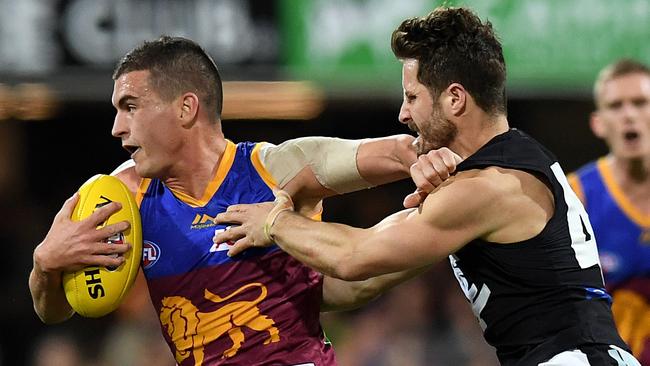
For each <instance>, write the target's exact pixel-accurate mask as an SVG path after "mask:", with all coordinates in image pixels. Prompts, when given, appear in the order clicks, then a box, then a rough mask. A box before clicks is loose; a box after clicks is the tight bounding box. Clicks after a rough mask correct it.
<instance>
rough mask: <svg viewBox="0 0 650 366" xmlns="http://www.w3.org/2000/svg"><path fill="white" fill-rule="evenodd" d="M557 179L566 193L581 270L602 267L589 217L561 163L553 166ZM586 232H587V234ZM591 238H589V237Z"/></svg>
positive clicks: (573, 245) (573, 239)
mask: <svg viewBox="0 0 650 366" xmlns="http://www.w3.org/2000/svg"><path fill="white" fill-rule="evenodd" d="M551 170H552V171H553V174H554V175H555V179H557V181H558V182H559V183H560V185H562V190H563V191H564V202H566V205H567V212H566V216H567V221H568V223H569V235H571V248H573V251H574V252H575V257H576V260H577V261H578V264H579V265H580V268H589V267H591V266H593V265H595V264H598V265H600V260H599V259H598V249H596V238H595V237H594V230H593V229H592V228H591V222H589V216H588V215H587V211H585V208H584V206H583V205H582V203H581V202H580V200H579V199H578V196H576V194H575V192H573V189H571V186H570V185H569V181H568V180H567V179H566V176H565V175H564V172H563V171H562V168H561V167H560V164H559V163H554V164H553V165H551ZM585 230H586V231H587V232H586V233H585ZM587 236H589V237H587ZM587 239H589V240H587Z"/></svg>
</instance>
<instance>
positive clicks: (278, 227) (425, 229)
mask: <svg viewBox="0 0 650 366" xmlns="http://www.w3.org/2000/svg"><path fill="white" fill-rule="evenodd" d="M455 178H458V176H456V177H455ZM452 180H453V183H450V184H448V183H447V182H446V183H444V184H443V185H441V186H440V187H438V188H437V190H436V191H435V192H434V193H433V194H431V195H429V196H428V197H427V199H426V201H425V203H424V204H423V206H422V207H421V208H420V209H418V210H415V209H410V210H404V211H401V212H398V213H396V214H393V215H391V216H389V217H387V218H386V219H384V220H382V221H381V222H380V223H379V224H377V225H375V226H374V227H372V228H369V229H360V228H354V227H351V226H347V225H342V224H336V223H324V222H318V221H313V220H310V219H308V218H305V217H303V216H301V215H298V214H296V213H294V212H291V211H290V210H284V209H281V210H278V209H274V208H275V207H276V205H275V204H273V203H263V204H255V205H236V206H231V207H230V208H229V209H228V211H227V212H225V213H221V214H219V215H217V219H216V221H217V222H222V223H225V222H228V223H234V224H238V225H239V226H236V227H233V228H232V229H231V230H227V231H226V232H224V233H220V234H218V235H217V237H216V238H215V240H217V241H219V242H225V241H229V240H230V241H235V244H234V245H233V247H232V248H231V250H230V252H229V254H230V255H236V254H237V253H239V252H241V251H243V250H245V249H246V248H249V247H254V246H266V245H270V244H271V243H272V242H275V243H276V244H278V245H279V246H280V247H281V248H282V249H283V250H284V251H286V252H287V253H289V254H291V255H292V256H293V257H295V258H296V259H298V260H299V261H301V262H303V263H305V264H307V265H308V266H310V267H312V268H314V269H316V270H318V271H320V272H322V273H324V274H326V275H330V276H332V277H335V278H340V279H344V280H349V281H358V280H365V279H368V278H370V277H374V276H378V275H382V274H386V273H392V272H398V271H404V270H408V269H411V268H419V267H422V266H425V265H428V264H431V263H435V262H437V261H439V260H440V259H442V258H444V257H446V256H447V255H449V254H450V253H453V252H454V251H456V250H458V249H459V248H461V247H462V246H463V245H465V243H467V242H469V241H470V240H472V239H474V238H476V237H480V236H482V235H483V234H485V233H486V232H488V230H490V229H491V228H493V227H498V225H502V224H503V223H504V222H506V221H507V220H511V219H512V217H510V216H508V215H496V212H498V211H499V210H503V205H501V206H499V205H494V204H493V202H494V201H495V200H496V198H495V196H496V195H497V193H496V191H503V189H502V188H500V187H501V185H500V184H492V183H489V180H488V179H462V180H461V179H453V178H452V179H450V180H449V181H448V182H451V181H452ZM475 192H482V194H481V195H476V194H475ZM279 197H281V195H279ZM469 197H471V198H472V199H468V198H469ZM461 200H462V204H458V203H459V202H460V201H461ZM283 205H284V203H282V200H281V199H280V200H279V204H278V206H277V207H282V206H283ZM504 217H506V218H507V220H506V219H504ZM495 220H500V222H499V223H498V225H497V223H495ZM511 221H512V220H511Z"/></svg>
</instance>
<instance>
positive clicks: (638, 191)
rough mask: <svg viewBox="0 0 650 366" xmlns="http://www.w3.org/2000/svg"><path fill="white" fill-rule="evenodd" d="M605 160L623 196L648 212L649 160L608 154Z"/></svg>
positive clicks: (649, 192)
mask: <svg viewBox="0 0 650 366" xmlns="http://www.w3.org/2000/svg"><path fill="white" fill-rule="evenodd" d="M607 162H608V164H609V166H610V168H611V170H612V174H613V175H614V180H615V181H616V182H617V183H618V185H619V186H620V188H621V190H622V191H623V192H624V194H625V196H626V197H627V198H628V199H629V201H630V202H631V203H632V205H634V206H635V207H636V208H637V209H639V210H640V211H641V212H643V213H644V214H646V215H648V214H650V189H648V188H649V187H650V185H648V183H650V162H649V161H647V160H644V159H641V158H639V159H621V158H617V157H615V156H613V155H612V156H609V157H608V159H607Z"/></svg>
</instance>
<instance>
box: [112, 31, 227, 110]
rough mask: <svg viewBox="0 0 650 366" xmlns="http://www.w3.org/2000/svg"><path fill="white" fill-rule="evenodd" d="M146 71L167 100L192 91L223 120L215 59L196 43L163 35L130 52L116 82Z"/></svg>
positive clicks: (123, 61)
mask: <svg viewBox="0 0 650 366" xmlns="http://www.w3.org/2000/svg"><path fill="white" fill-rule="evenodd" d="M142 70H147V71H149V72H150V76H149V82H150V85H151V87H152V88H154V90H155V91H156V92H157V93H158V95H159V96H160V97H161V98H162V99H163V100H165V101H171V100H172V99H174V98H176V97H178V96H180V95H181V94H182V93H185V92H188V91H189V92H193V93H196V95H197V96H198V97H199V100H200V101H201V103H203V105H204V106H205V107H206V108H207V110H208V112H209V113H210V115H211V116H216V118H221V107H222V105H223V90H222V85H221V76H220V75H219V70H218V69H217V66H216V65H215V63H214V61H213V60H212V58H211V57H210V56H209V55H208V54H207V53H206V52H205V51H204V50H203V48H201V46H199V45H198V44H196V43H195V42H193V41H191V40H189V39H186V38H182V37H170V36H162V37H160V38H159V39H157V40H155V41H146V42H144V43H142V44H141V45H139V46H138V47H136V48H135V49H133V50H132V51H130V52H129V53H127V54H126V55H125V56H124V57H123V58H122V60H120V62H119V63H118V64H117V66H116V67H115V71H114V72H113V80H117V79H118V78H119V77H120V76H121V75H123V74H126V73H129V72H132V71H142Z"/></svg>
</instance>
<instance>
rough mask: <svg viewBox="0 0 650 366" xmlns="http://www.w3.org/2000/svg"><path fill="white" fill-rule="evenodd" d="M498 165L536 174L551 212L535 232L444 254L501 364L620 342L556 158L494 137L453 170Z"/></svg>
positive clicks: (586, 231) (530, 144) (585, 222)
mask: <svg viewBox="0 0 650 366" xmlns="http://www.w3.org/2000/svg"><path fill="white" fill-rule="evenodd" d="M490 166H498V167H503V168H507V169H517V170H522V171H526V172H529V173H531V174H534V175H536V176H537V177H540V179H543V180H544V181H545V182H546V183H547V184H548V186H549V188H550V189H551V191H552V193H553V196H554V203H555V212H554V214H553V216H552V217H551V219H550V221H549V222H548V223H547V224H546V226H545V228H544V229H543V230H542V232H540V233H539V234H538V235H537V236H535V237H533V238H531V239H528V240H525V241H522V242H517V243H509V244H497V243H490V242H486V241H484V240H480V239H476V240H473V241H471V242H470V243H468V244H467V245H466V246H464V247H463V248H462V249H460V250H459V251H457V252H456V253H454V254H452V255H451V256H450V261H451V264H452V268H453V270H454V273H455V275H456V278H457V280H458V282H459V283H460V285H461V289H462V290H463V292H464V293H465V295H466V297H467V298H468V300H469V301H470V303H471V305H472V309H473V311H474V313H475V314H476V316H477V317H478V318H479V323H480V324H481V326H482V328H483V330H484V336H485V339H486V341H487V342H488V343H490V344H491V345H492V346H494V347H496V349H497V356H498V357H499V360H500V362H501V363H502V365H537V364H538V363H540V362H543V361H545V360H548V359H549V358H550V357H552V356H553V355H555V354H558V353H560V352H562V351H566V350H571V349H575V348H578V346H580V345H585V344H612V345H616V346H619V347H621V348H624V349H627V346H626V345H625V344H624V343H623V341H622V340H621V339H620V337H619V335H618V333H617V331H616V328H615V326H614V322H613V320H612V314H611V310H610V303H611V298H610V296H609V295H608V294H607V292H606V291H605V289H604V285H603V280H602V274H601V269H600V264H599V261H598V252H597V249H596V241H595V239H594V235H593V231H592V229H591V224H590V222H589V218H588V216H587V213H586V212H585V210H584V208H583V206H582V204H581V203H580V201H579V200H578V198H577V197H576V195H575V194H574V193H573V191H572V190H571V188H570V187H569V184H568V182H567V179H566V176H565V175H564V173H563V171H562V168H561V167H560V165H559V163H558V162H557V159H555V157H554V156H553V155H552V154H551V153H550V152H549V151H547V150H546V149H545V148H544V147H543V146H542V145H540V144H539V143H538V142H536V141H534V140H533V139H532V138H530V137H529V136H528V135H526V134H524V133H523V132H521V131H519V130H516V129H511V130H509V131H508V132H506V133H503V134H501V135H499V136H496V137H494V138H493V139H492V140H491V141H489V142H488V143H487V144H486V145H484V146H483V147H482V148H481V149H479V150H478V151H477V152H476V153H475V154H474V155H472V156H470V157H469V158H468V159H466V160H465V161H463V162H462V163H460V164H459V166H458V168H457V170H458V171H463V170H471V169H482V168H486V167H490Z"/></svg>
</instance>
